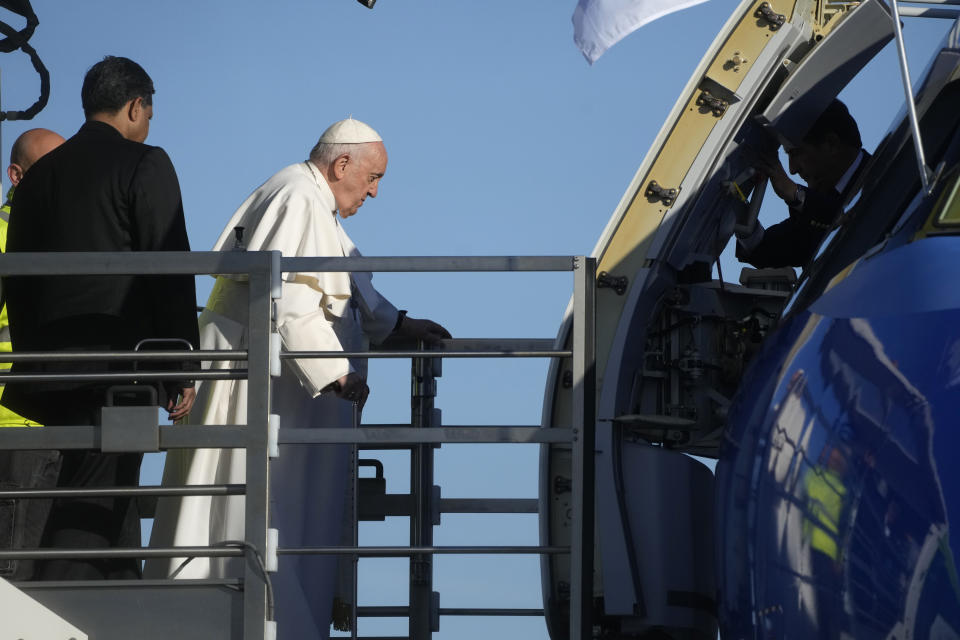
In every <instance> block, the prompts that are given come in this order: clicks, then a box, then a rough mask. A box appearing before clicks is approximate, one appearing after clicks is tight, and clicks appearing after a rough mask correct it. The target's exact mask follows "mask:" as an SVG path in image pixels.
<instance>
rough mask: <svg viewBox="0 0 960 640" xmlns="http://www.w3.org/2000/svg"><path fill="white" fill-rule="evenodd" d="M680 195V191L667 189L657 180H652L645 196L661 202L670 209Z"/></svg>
mask: <svg viewBox="0 0 960 640" xmlns="http://www.w3.org/2000/svg"><path fill="white" fill-rule="evenodd" d="M678 193H680V191H679V190H678V189H667V188H665V187H661V186H660V185H659V184H658V183H657V181H656V180H651V181H650V184H648V185H647V190H646V192H645V193H644V195H646V196H647V197H648V198H653V199H655V200H659V201H660V202H662V203H663V204H665V205H667V206H668V207H669V206H670V205H672V204H673V202H674V200H676V199H677V194H678Z"/></svg>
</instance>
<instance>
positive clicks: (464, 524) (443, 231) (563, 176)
mask: <svg viewBox="0 0 960 640" xmlns="http://www.w3.org/2000/svg"><path fill="white" fill-rule="evenodd" d="M575 4H576V3H575V2H574V1H573V0H567V1H566V2H559V1H557V0H533V1H529V2H516V1H507V0H487V1H485V2H469V1H466V0H445V1H440V0H420V1H418V2H409V1H407V2H404V1H401V0H380V1H379V2H378V4H377V6H376V8H375V9H374V10H373V11H369V10H367V9H366V8H364V7H363V6H361V5H360V4H359V3H357V2H355V1H354V0H274V1H273V2H269V3H268V2H252V1H249V0H203V1H188V0H167V1H166V2H149V1H147V0H141V1H131V0H124V1H118V0H85V1H83V2H77V1H74V2H64V1H63V0H34V1H33V5H34V9H35V10H36V12H37V14H38V16H39V18H40V26H39V28H38V29H37V32H36V34H35V36H34V38H33V39H32V41H31V43H32V44H33V45H34V46H35V48H36V49H37V50H38V52H39V53H40V55H41V57H42V59H43V60H44V62H45V63H46V64H47V66H48V68H49V69H50V72H51V76H52V93H51V98H50V104H49V106H48V107H47V108H46V109H45V110H44V111H43V112H42V113H41V114H40V115H39V116H38V117H37V118H36V119H34V120H33V121H31V122H29V123H19V122H14V123H4V124H3V129H2V154H3V157H4V159H6V158H7V157H8V154H9V146H10V144H11V143H12V141H13V140H14V139H15V138H16V136H17V135H18V134H19V133H21V132H22V131H24V130H25V129H27V128H31V127H34V126H43V127H48V128H51V129H54V130H57V131H59V132H61V133H62V134H64V135H66V136H69V135H71V134H72V133H73V132H75V131H76V129H77V128H78V127H79V126H80V124H82V112H81V109H80V95H79V94H80V84H81V81H82V78H83V74H84V72H85V71H86V69H87V68H88V67H89V66H90V65H91V64H93V63H94V62H96V61H97V60H99V59H100V58H101V57H102V56H103V55H106V54H114V55H124V56H127V57H130V58H133V59H134V60H136V61H138V62H140V63H141V64H142V65H143V66H144V68H146V70H147V71H148V72H149V73H150V74H151V76H152V77H153V79H154V82H155V84H156V87H157V94H156V96H155V103H154V104H155V117H154V120H153V124H152V127H151V132H150V138H149V139H148V142H149V143H152V144H155V145H160V146H162V147H164V148H165V149H166V150H167V152H168V153H169V154H170V157H171V158H172V160H173V162H174V165H175V166H176V168H177V172H178V175H179V178H180V183H181V188H182V192H183V199H184V206H185V210H186V217H187V227H188V231H189V234H190V240H191V244H192V246H193V248H194V249H198V250H206V249H209V248H210V247H211V246H212V244H213V242H214V240H215V239H216V237H217V236H218V235H219V233H220V231H221V229H222V227H223V225H224V224H225V223H226V221H227V220H228V219H229V217H230V215H231V214H232V212H233V211H234V210H235V208H236V207H237V206H238V205H239V204H240V203H241V202H242V201H243V200H244V198H245V197H246V196H247V194H249V192H250V191H252V190H253V189H254V188H256V187H257V186H258V185H259V184H260V183H262V182H263V181H264V180H266V179H267V178H268V177H269V176H270V175H271V174H273V173H274V172H276V171H277V170H279V169H280V168H282V167H284V166H286V165H288V164H292V163H294V162H298V161H301V160H303V159H304V158H305V157H306V155H307V152H308V150H309V149H310V147H311V146H312V145H313V143H314V142H315V140H316V138H317V137H318V136H319V134H320V132H322V131H323V129H324V128H326V126H327V125H328V124H330V123H331V122H333V121H335V120H339V119H341V118H344V117H346V116H348V115H351V114H352V115H353V116H354V117H356V118H358V119H361V120H364V121H366V122H368V123H369V124H371V125H372V126H373V127H375V128H376V129H378V130H379V131H380V133H381V134H382V135H383V137H384V139H385V141H386V145H387V150H388V152H389V154H390V163H389V166H388V169H387V174H386V176H385V178H384V179H383V181H382V183H381V187H380V194H379V196H378V197H377V198H376V199H375V200H367V202H366V204H365V205H364V207H363V208H362V209H361V210H360V212H359V214H358V215H357V216H355V217H353V218H351V219H350V220H349V221H347V224H346V227H347V230H348V232H349V233H350V234H351V236H352V238H353V239H354V241H355V242H356V244H357V245H358V246H359V247H360V248H361V250H362V251H363V252H364V253H365V254H366V255H371V256H388V255H459V254H467V255H559V254H584V253H589V252H590V251H591V250H592V248H593V246H594V244H595V242H596V240H597V238H598V236H599V235H600V232H601V231H602V229H603V227H604V225H605V224H606V222H607V220H608V218H609V216H610V214H611V213H612V211H613V209H614V207H615V206H616V204H617V202H618V201H619V200H620V198H621V196H622V195H623V191H624V189H625V188H626V187H627V185H628V184H629V182H630V180H631V178H632V177H633V174H634V173H635V171H636V169H637V167H638V166H639V164H640V162H641V161H642V159H643V157H644V155H645V153H646V151H647V148H648V146H649V145H650V143H651V142H652V141H653V139H654V138H655V137H656V135H657V132H658V131H659V129H660V127H661V126H662V124H663V121H664V119H665V117H666V116H667V114H668V113H669V111H670V109H671V108H672V106H673V103H674V101H675V100H676V98H677V94H678V92H679V91H680V90H681V89H682V88H683V87H684V85H685V84H686V82H687V80H688V78H689V75H690V74H691V73H692V71H693V70H694V68H695V67H696V65H697V63H698V62H699V60H700V58H701V56H702V55H703V53H704V52H705V51H706V49H707V48H708V47H709V45H710V43H711V42H712V40H713V38H714V36H715V35H716V31H717V29H719V28H720V27H721V26H722V25H723V23H724V22H725V21H726V19H727V17H728V16H729V14H730V13H731V12H732V11H733V9H734V8H735V7H736V3H734V2H731V1H729V0H711V1H710V2H707V3H705V4H702V5H699V6H696V7H694V8H691V9H688V10H685V11H682V12H680V13H677V14H673V15H670V16H667V17H666V18H663V19H661V20H658V21H656V22H654V23H652V24H650V25H648V26H647V27H644V28H643V29H641V30H640V31H638V32H636V33H634V34H633V35H632V36H630V37H628V38H627V39H626V40H625V41H623V42H622V43H620V44H619V45H617V46H615V47H614V48H613V49H611V50H610V51H609V52H607V53H606V54H605V55H604V56H603V57H602V58H601V59H600V60H599V61H598V63H597V64H595V65H594V66H593V67H591V66H589V65H588V64H587V63H586V61H585V60H584V59H583V58H582V56H581V55H580V53H579V52H578V51H577V49H576V48H575V47H574V45H573V42H572V33H573V29H572V26H571V23H570V16H571V14H572V12H573V8H574V6H575ZM3 19H5V20H6V21H9V22H13V24H15V25H19V22H16V21H14V20H13V19H12V18H9V17H8V16H6V15H4V16H3ZM947 28H948V23H947V22H946V21H934V20H916V19H913V20H907V22H906V28H905V36H906V38H907V46H908V50H909V51H910V59H911V64H912V66H913V70H914V72H917V71H919V70H920V69H921V68H922V65H923V61H924V60H925V59H926V57H927V56H928V55H929V52H930V50H931V49H932V47H933V46H934V45H935V44H936V43H937V42H938V41H939V39H940V37H941V35H942V34H943V33H945V31H946V29H947ZM0 65H2V76H0V80H2V85H0V89H2V94H0V95H2V105H3V108H4V109H23V108H25V107H26V106H28V105H29V104H30V103H31V102H32V101H33V99H34V98H35V97H36V95H37V93H38V88H37V87H38V83H37V80H36V76H35V74H34V73H33V71H32V69H31V68H30V67H29V63H28V62H27V60H26V57H25V56H23V55H22V54H19V53H15V54H6V55H3V56H2V57H0ZM878 83H880V85H881V86H879V88H878V86H877V85H878ZM842 97H843V98H844V99H846V100H847V102H848V104H849V105H850V107H851V111H852V112H853V114H854V116H855V117H857V118H858V120H859V121H860V124H861V128H862V130H863V135H864V142H865V146H866V147H867V148H868V150H872V148H873V147H874V146H875V145H876V143H877V142H878V141H879V139H880V137H881V136H882V134H883V132H884V131H885V129H886V128H887V125H888V124H889V122H890V120H891V118H892V117H893V116H894V115H895V114H896V112H897V111H898V110H899V108H900V106H901V104H902V89H901V87H900V85H899V75H898V71H897V67H896V60H895V57H894V56H893V52H892V49H891V48H890V47H888V48H887V50H885V51H884V53H883V54H881V56H880V57H879V58H878V60H877V61H876V63H875V64H874V65H873V66H872V67H871V69H870V70H869V73H868V80H867V81H864V82H858V83H857V84H856V85H854V86H853V87H851V88H850V89H849V90H847V91H846V92H845V93H844V94H843V96H842ZM5 186H6V184H5ZM783 215H784V211H783V210H782V209H781V208H780V207H779V206H778V204H777V202H776V199H775V198H773V197H770V198H768V199H767V204H766V206H765V209H764V214H763V218H762V219H764V220H765V221H767V222H770V221H772V220H776V219H778V218H779V217H782V216H783ZM727 253H728V254H730V253H731V252H730V251H728V252H727ZM738 271H739V269H738V266H737V265H736V264H735V262H734V261H733V260H732V258H731V257H730V255H727V257H726V259H725V263H724V274H725V275H726V277H727V279H728V280H735V279H736V274H737V273H738ZM375 282H376V283H377V284H378V287H379V288H380V289H381V291H382V292H383V293H385V294H386V295H387V296H388V297H390V298H391V299H392V300H393V301H394V302H395V303H396V304H397V305H398V306H400V307H402V308H406V309H409V310H410V314H411V315H413V316H420V317H430V318H433V319H435V320H437V321H439V322H441V323H443V324H444V325H445V326H446V327H447V328H448V329H450V331H451V332H452V333H453V334H454V335H455V336H457V337H533V338H546V337H553V336H554V335H555V334H556V331H557V328H558V326H559V322H560V319H561V317H562V314H563V310H564V308H565V306H566V304H567V300H568V298H569V295H570V292H571V290H572V278H571V277H570V276H569V275H568V274H565V275H547V274H526V275H504V274H466V275H461V276H454V275H432V274H411V275H403V274H381V275H379V276H377V278H376V280H375ZM211 284H212V280H211V279H209V278H205V277H203V278H200V279H199V280H198V290H199V292H200V294H199V295H200V302H201V303H202V302H204V300H205V298H206V294H207V292H208V291H209V288H210V285H211ZM371 369H372V372H371V388H372V395H371V398H370V402H369V403H368V409H367V411H366V415H365V416H364V418H365V420H366V421H368V422H403V421H406V420H408V419H409V408H408V407H409V403H408V399H407V393H408V382H407V380H408V375H409V374H408V372H409V365H408V363H407V362H402V361H398V362H382V361H377V362H375V363H374V364H373V365H372V367H371ZM545 371H546V364H545V363H543V362H538V361H529V362H528V361H510V362H506V361H488V360H480V361H449V362H447V363H445V365H444V376H443V378H442V379H441V381H440V388H439V397H438V399H437V405H438V406H439V407H441V408H442V409H443V418H444V421H445V423H447V424H538V423H539V421H540V411H541V403H542V398H543V385H544V374H545ZM385 461H386V462H387V464H388V467H387V482H388V491H391V492H401V491H405V490H406V488H407V484H408V481H407V475H406V472H405V470H404V469H403V459H402V458H401V457H400V456H399V455H398V454H391V455H389V456H385ZM436 461H437V462H436V464H437V479H438V484H440V485H441V486H442V490H443V495H444V496H445V497H508V496H511V497H535V496H536V493H537V451H536V449H535V448H532V447H529V446H514V447H509V446H496V445H482V446H478V447H476V448H475V449H466V448H464V447H463V446H444V447H443V448H442V449H440V450H439V451H438V453H437V458H436ZM158 468H159V467H158V463H157V461H155V460H154V461H150V462H149V463H148V464H147V467H146V472H145V479H146V481H148V482H155V481H156V480H157V477H158V471H157V470H158ZM536 531H537V526H536V519H535V517H533V516H496V517H491V516H451V515H446V516H444V520H443V525H442V526H441V527H440V528H439V529H437V531H436V541H437V543H438V544H471V543H477V544H535V543H536V542H537V539H536V537H537V533H536ZM405 539H406V524H405V522H388V523H386V524H371V525H367V526H364V528H363V530H362V542H363V543H371V544H372V543H391V544H399V543H403V542H405ZM436 567H437V571H436V588H437V589H438V590H439V591H440V592H441V606H444V607H451V606H506V607H537V606H540V578H539V562H538V560H537V559H536V558H523V557H507V558H505V559H499V558H493V557H488V556H484V557H466V558H457V557H452V556H443V557H440V558H438V559H437V561H436ZM405 601H406V563H405V561H403V560H387V561H384V560H378V561H368V562H364V564H363V574H362V576H361V604H376V605H395V604H403V603H405ZM404 630H405V627H404V625H403V624H402V623H400V622H398V621H389V620H387V621H372V622H368V623H366V624H365V625H363V626H361V633H362V634H366V635H371V634H398V635H399V634H400V633H402V632H404ZM494 634H497V635H499V636H500V637H504V638H514V637H516V638H520V637H522V638H529V639H537V638H545V637H546V630H545V626H544V624H543V621H542V620H540V619H529V620H528V619H521V618H511V619H505V620H504V619H494V620H476V619H468V620H464V619H456V618H444V619H443V620H442V621H441V631H440V633H439V634H437V635H436V637H437V638H441V639H442V638H458V639H465V640H469V639H472V638H488V637H491V636H492V635H494Z"/></svg>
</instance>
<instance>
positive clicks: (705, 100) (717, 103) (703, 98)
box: [697, 91, 730, 118]
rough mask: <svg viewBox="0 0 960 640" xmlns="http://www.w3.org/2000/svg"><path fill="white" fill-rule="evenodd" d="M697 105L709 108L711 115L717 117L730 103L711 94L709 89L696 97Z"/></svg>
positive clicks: (724, 111) (725, 110)
mask: <svg viewBox="0 0 960 640" xmlns="http://www.w3.org/2000/svg"><path fill="white" fill-rule="evenodd" d="M697 106H698V107H704V108H706V109H709V110H710V111H711V112H713V115H715V116H717V117H718V118H719V117H720V116H722V115H723V114H724V113H726V112H727V107H729V106H730V103H729V102H727V101H726V100H721V99H720V98H718V97H716V96H714V95H712V94H711V93H710V92H709V91H703V92H701V93H700V97H698V98H697Z"/></svg>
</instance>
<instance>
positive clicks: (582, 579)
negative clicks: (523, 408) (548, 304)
mask: <svg viewBox="0 0 960 640" xmlns="http://www.w3.org/2000/svg"><path fill="white" fill-rule="evenodd" d="M574 260H575V261H576V268H575V270H574V273H573V278H574V285H573V487H572V489H573V492H572V500H573V531H572V532H571V533H572V535H571V538H570V639H571V640H590V638H591V637H592V636H593V555H594V544H593V536H594V530H593V527H594V449H595V442H594V439H595V437H596V436H595V427H596V424H595V420H596V361H595V356H596V354H595V348H596V342H595V337H594V321H595V302H596V300H595V292H596V288H595V286H596V271H597V260H596V258H585V257H577V258H574Z"/></svg>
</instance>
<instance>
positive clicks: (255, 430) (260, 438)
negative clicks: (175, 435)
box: [243, 255, 272, 640]
mask: <svg viewBox="0 0 960 640" xmlns="http://www.w3.org/2000/svg"><path fill="white" fill-rule="evenodd" d="M251 257H252V255H251ZM262 258H263V261H262V262H261V261H258V262H260V265H258V266H259V268H258V269H257V270H256V271H255V272H253V273H251V274H250V301H249V307H250V323H249V329H248V330H249V335H250V348H249V362H248V365H247V368H248V370H249V372H250V373H249V377H248V383H247V425H248V427H249V428H248V429H247V480H246V482H247V499H246V503H245V516H244V518H245V527H246V530H245V532H244V539H245V540H246V541H247V542H248V543H250V544H251V545H253V547H254V548H255V549H257V550H258V551H259V552H260V554H261V555H262V556H263V557H266V552H267V509H268V499H269V498H268V497H269V474H268V466H267V464H268V462H267V432H268V428H267V422H268V416H269V413H270V333H271V312H272V300H271V297H270V290H271V284H272V282H271V281H272V278H271V273H270V271H269V270H268V269H264V266H263V265H267V266H268V268H269V265H270V264H271V258H272V257H271V256H269V255H264V256H262ZM266 620H267V585H266V582H265V576H264V575H263V574H262V573H261V572H260V570H259V567H258V566H257V565H256V563H255V562H254V559H253V558H252V557H250V554H248V555H247V557H246V562H245V563H244V572H243V638H244V640H260V639H262V638H263V637H264V634H265V626H266Z"/></svg>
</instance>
